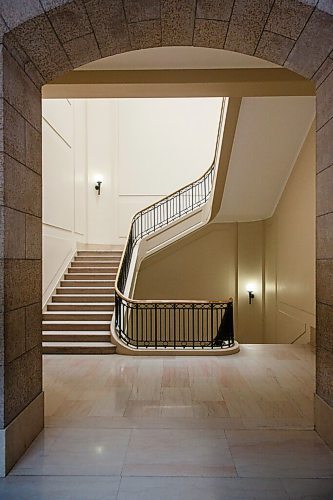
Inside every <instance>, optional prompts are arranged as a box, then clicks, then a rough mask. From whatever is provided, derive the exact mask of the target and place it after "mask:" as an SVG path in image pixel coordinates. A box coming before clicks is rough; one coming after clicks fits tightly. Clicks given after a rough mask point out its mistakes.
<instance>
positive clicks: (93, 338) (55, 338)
mask: <svg viewBox="0 0 333 500" xmlns="http://www.w3.org/2000/svg"><path fill="white" fill-rule="evenodd" d="M42 340H43V342H110V335H108V334H107V333H101V334H98V335H89V333H82V334H73V335H71V334H62V333H60V332H59V334H55V333H52V334H51V333H50V334H48V333H47V332H46V333H45V332H44V333H43V339H42Z"/></svg>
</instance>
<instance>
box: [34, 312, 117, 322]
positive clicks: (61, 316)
mask: <svg viewBox="0 0 333 500" xmlns="http://www.w3.org/2000/svg"><path fill="white" fill-rule="evenodd" d="M111 319H112V312H103V311H102V312H99V311H86V312H84V311H83V312H80V311H75V312H74V311H52V312H49V311H47V312H45V313H43V320H44V321H109V322H110V321H111Z"/></svg>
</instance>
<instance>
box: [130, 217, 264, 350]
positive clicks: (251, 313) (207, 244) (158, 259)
mask: <svg viewBox="0 0 333 500" xmlns="http://www.w3.org/2000/svg"><path fill="white" fill-rule="evenodd" d="M263 226H264V225H263V223H262V222H261V221H260V222H250V223H241V224H237V223H225V224H209V225H207V226H206V227H204V228H203V229H201V230H199V231H197V232H195V233H194V234H191V235H190V236H187V237H185V238H184V239H182V240H180V241H178V242H176V243H174V244H173V245H170V246H169V247H167V248H165V249H163V250H162V251H161V252H158V253H156V254H154V255H153V256H152V257H149V258H147V259H145V261H144V262H143V263H142V265H141V268H140V272H139V275H138V279H137V283H136V288H135V294H134V295H135V298H138V299H171V300H172V299H174V300H176V299H179V300H181V299H196V300H200V299H202V300H213V299H217V300H221V299H228V298H229V297H237V298H238V300H236V301H235V330H236V332H237V339H238V340H240V341H241V342H253V343H255V342H262V335H263V331H262V314H261V313H262V298H261V281H262V262H263V258H262V257H263V255H262V249H263ZM247 281H252V282H254V283H255V284H256V300H255V301H254V302H253V304H252V305H249V304H248V295H247V292H246V290H245V283H246V282H247ZM239 283H240V284H241V286H242V288H240V287H239ZM238 304H239V307H237V306H238Z"/></svg>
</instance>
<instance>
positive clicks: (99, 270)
mask: <svg viewBox="0 0 333 500" xmlns="http://www.w3.org/2000/svg"><path fill="white" fill-rule="evenodd" d="M117 271H118V268H117V267H80V266H78V267H69V268H68V269H67V272H68V273H69V274H112V275H113V276H116V275H117Z"/></svg>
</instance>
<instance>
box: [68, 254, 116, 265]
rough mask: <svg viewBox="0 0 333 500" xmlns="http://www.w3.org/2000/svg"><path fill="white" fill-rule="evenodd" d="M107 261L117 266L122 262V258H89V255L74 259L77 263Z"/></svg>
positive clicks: (103, 256)
mask: <svg viewBox="0 0 333 500" xmlns="http://www.w3.org/2000/svg"><path fill="white" fill-rule="evenodd" d="M94 260H96V261H100V260H102V261H105V262H115V263H116V264H119V262H120V257H106V256H105V255H94V256H89V255H88V256H87V255H81V256H76V257H74V261H75V262H82V261H84V262H91V261H94Z"/></svg>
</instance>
